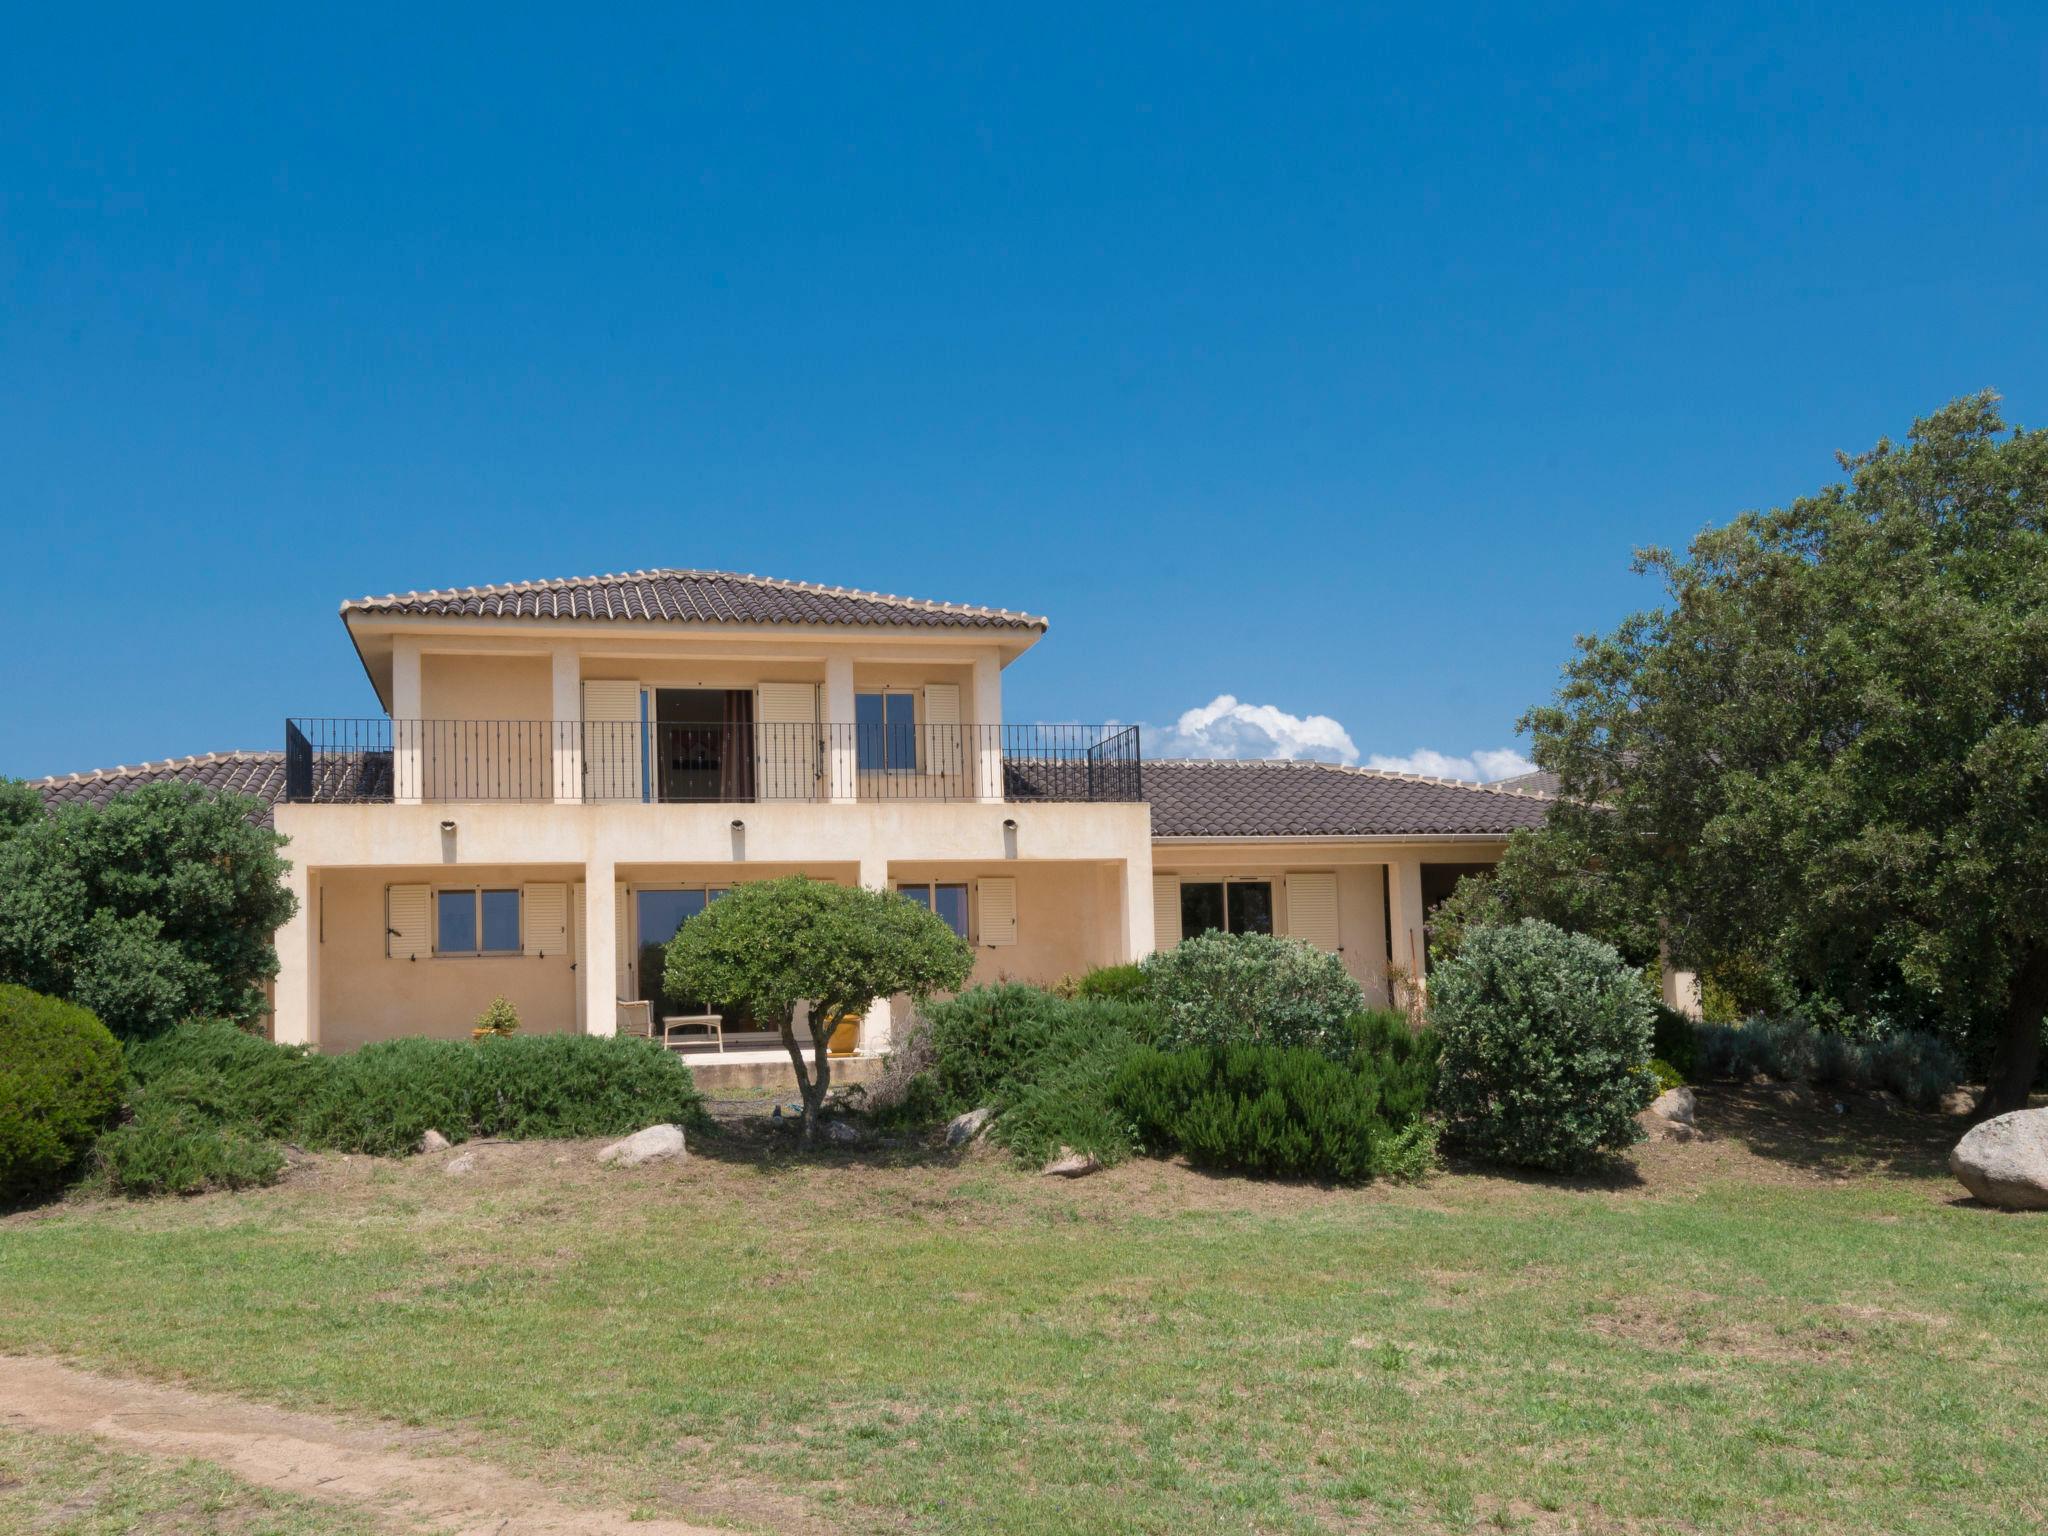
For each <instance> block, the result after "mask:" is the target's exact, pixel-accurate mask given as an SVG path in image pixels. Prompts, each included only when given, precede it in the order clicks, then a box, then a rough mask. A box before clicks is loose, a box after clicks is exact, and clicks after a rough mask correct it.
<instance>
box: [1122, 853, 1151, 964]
mask: <svg viewBox="0 0 2048 1536" xmlns="http://www.w3.org/2000/svg"><path fill="white" fill-rule="evenodd" d="M1123 884H1124V900H1123V908H1124V924H1123V928H1124V931H1123V939H1124V945H1123V958H1124V959H1125V960H1126V961H1129V962H1132V963H1136V962H1137V961H1139V960H1142V959H1144V958H1145V957H1146V956H1147V955H1149V954H1151V953H1152V950H1153V947H1154V944H1155V942H1156V934H1157V928H1156V927H1155V925H1154V922H1153V912H1152V900H1153V897H1152V861H1151V860H1150V859H1143V860H1139V859H1126V860H1125V861H1124V866H1123Z"/></svg>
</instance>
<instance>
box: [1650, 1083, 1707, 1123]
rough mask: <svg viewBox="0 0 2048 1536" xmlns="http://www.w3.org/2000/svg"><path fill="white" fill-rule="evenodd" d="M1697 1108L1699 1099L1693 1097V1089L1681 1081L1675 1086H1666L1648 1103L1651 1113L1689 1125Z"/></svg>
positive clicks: (1662, 1118) (1673, 1121) (1661, 1118)
mask: <svg viewBox="0 0 2048 1536" xmlns="http://www.w3.org/2000/svg"><path fill="white" fill-rule="evenodd" d="M1698 1109H1699V1100H1698V1099H1696V1098H1694V1097H1693V1091H1692V1090H1691V1089H1690V1088H1688V1087H1686V1086H1685V1085H1684V1084H1682V1083H1681V1084H1680V1085H1679V1086H1678V1087H1676V1088H1666V1089H1665V1090H1664V1091H1663V1092H1662V1093H1660V1094H1658V1095H1657V1097H1656V1100H1655V1102H1653V1103H1652V1104H1651V1105H1650V1113H1651V1114H1653V1115H1655V1116H1656V1117H1657V1118H1658V1119H1660V1120H1669V1121H1671V1122H1672V1123H1673V1124H1676V1125H1691V1124H1692V1123H1693V1116H1694V1114H1695V1113H1696V1112H1697V1111H1698Z"/></svg>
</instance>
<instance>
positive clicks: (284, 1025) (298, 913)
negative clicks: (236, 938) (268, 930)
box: [270, 863, 320, 1048]
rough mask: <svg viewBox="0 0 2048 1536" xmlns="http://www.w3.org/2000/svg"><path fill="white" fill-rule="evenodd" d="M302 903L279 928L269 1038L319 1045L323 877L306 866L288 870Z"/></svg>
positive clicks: (281, 1042)
mask: <svg viewBox="0 0 2048 1536" xmlns="http://www.w3.org/2000/svg"><path fill="white" fill-rule="evenodd" d="M284 883H285V888H286V889H287V890H289V891H290V892H291V893H292V896H293V897H294V898H295V899H296V901H297V903H298V906H297V908H296V910H295V911H293V913H292V916H291V921H289V922H288V923H286V924H285V925H284V926H283V927H282V928H280V929H278V930H277V936H276V944H277V985H276V987H275V988H274V989H273V990H272V998H271V1006H272V1009H273V1011H272V1013H271V1016H270V1026H271V1038H272V1039H273V1040H275V1041H276V1042H277V1043H278V1044H279V1045H310V1046H314V1047H316V1048H317V1047H318V1046H319V1044H320V906H319V903H320V881H319V879H318V877H317V876H315V875H314V874H313V872H312V871H311V870H309V869H307V868H306V867H305V865H303V864H299V863H294V864H293V865H292V866H291V868H290V869H289V870H287V871H286V873H285V878H284Z"/></svg>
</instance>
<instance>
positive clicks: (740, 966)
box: [663, 875, 974, 1141]
mask: <svg viewBox="0 0 2048 1536" xmlns="http://www.w3.org/2000/svg"><path fill="white" fill-rule="evenodd" d="M973 967H974V951H973V950H971V949H969V948H968V947H967V944H966V942H965V941H964V940H963V939H961V938H960V937H959V936H958V935H957V934H955V933H954V932H953V930H952V929H951V928H949V927H947V926H946V924H945V921H944V920H943V919H941V918H939V917H936V916H934V915H933V914H932V913H931V912H929V911H927V910H926V909H925V908H923V907H920V906H919V905H917V903H915V902H913V901H910V900H907V899H906V898H904V897H902V896H899V895H897V894H896V893H895V892H893V891H871V890H867V889H864V888H863V887H860V886H849V885H833V884H831V883H829V882H827V881H823V880H811V879H807V878H805V877H804V876H802V875H792V876H789V877H788V878H786V879H781V880H761V881H755V882H752V883H749V884H745V885H736V886H734V887H733V888H732V889H731V890H730V891H729V892H727V893H726V894H725V895H724V896H722V897H720V898H719V899H718V900H717V901H714V902H713V903H711V905H710V906H708V907H707V908H705V909H704V911H702V912H700V913H698V914H697V916H695V917H693V918H691V919H690V920H689V921H688V922H686V923H684V924H683V926H682V927H681V928H680V929H678V930H677V932H676V936H675V937H674V938H673V939H671V940H670V941H669V945H668V951H667V960H666V964H665V967H664V971H663V980H664V983H665V985H666V987H667V990H668V991H669V993H670V994H672V995H674V996H678V997H695V998H701V999H703V1000H704V1001H706V1002H708V1003H711V1004H714V1005H716V1006H721V1007H732V1006H737V1005H744V1006H746V1007H747V1008H748V1009H750V1010H751V1011H752V1012H753V1014H754V1016H755V1017H756V1018H760V1019H773V1020H774V1021H775V1027H776V1029H777V1030H778V1032H779V1033H780V1034H781V1036H782V1045H783V1049H784V1050H786V1051H788V1052H789V1059H790V1062H791V1064H792V1065H793V1066H794V1067H795V1068H796V1080H797V1087H798V1088H799V1089H800V1090H801V1091H802V1093H803V1101H804V1124H803V1135H804V1140H805V1141H809V1140H810V1139H811V1138H812V1136H813V1135H815V1134H816V1131H817V1123H818V1112H819V1110H820V1108H821V1107H822V1106H823V1104H824V1102H825V1094H826V1091H827V1090H828V1089H829V1088H830V1087H831V1086H832V1058H831V1056H830V1054H829V1053H828V1050H827V1042H828V1041H829V1040H830V1038H831V1027H830V1026H831V1021H832V1020H835V1019H837V1018H838V1017H839V1016H840V1015H841V1014H858V1013H865V1012H866V1011H867V1010H868V1009H869V1008H870V1007H872V1006H873V1005H874V1003H875V1001H876V1000H877V999H878V998H884V997H890V996H893V995H894V994H896V993H898V992H903V993H907V994H909V995H910V996H911V997H912V998H924V997H928V996H930V995H931V994H932V993H934V992H950V991H954V990H956V989H957V988H958V987H959V986H960V985H961V984H962V983H963V982H965V981H966V980H967V973H968V972H969V971H970V970H972V969H973ZM805 1007H808V1009H809V1018H810V1021H811V1060H810V1062H809V1064H808V1066H807V1065H806V1063H805V1061H804V1052H803V1047H802V1044H801V1042H800V1041H798V1039H797V1035H796V1022H797V1013H798V1011H799V1010H800V1009H803V1008H805Z"/></svg>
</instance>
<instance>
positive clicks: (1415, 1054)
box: [1344, 1008, 1442, 1146]
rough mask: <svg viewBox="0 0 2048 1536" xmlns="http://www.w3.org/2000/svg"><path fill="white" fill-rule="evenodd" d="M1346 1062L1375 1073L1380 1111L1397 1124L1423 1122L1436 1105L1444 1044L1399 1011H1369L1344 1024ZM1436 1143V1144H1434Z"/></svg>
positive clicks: (1432, 1031) (1428, 1030) (1430, 1030)
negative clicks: (1441, 1044)
mask: <svg viewBox="0 0 2048 1536" xmlns="http://www.w3.org/2000/svg"><path fill="white" fill-rule="evenodd" d="M1345 1024H1346V1028H1347V1029H1348V1030H1349V1031H1350V1046H1349V1050H1348V1051H1347V1052H1346V1054H1345V1058H1344V1059H1345V1060H1346V1061H1348V1062H1350V1063H1351V1064H1352V1066H1353V1068H1354V1069H1357V1070H1366V1071H1370V1072H1371V1073H1372V1075H1373V1077H1374V1078H1375V1080H1377V1081H1378V1083H1379V1085H1380V1112H1381V1114H1382V1115H1383V1116H1384V1117H1385V1118H1386V1119H1387V1120H1388V1121H1389V1122H1390V1123H1393V1124H1400V1123H1401V1122H1403V1121H1412V1120H1418V1119H1420V1118H1421V1117H1422V1116H1423V1115H1425V1114H1427V1113H1428V1112H1429V1111H1430V1110H1431V1109H1432V1108H1433V1107H1434V1106H1435V1102H1436V1073H1437V1058H1438V1056H1439V1055H1440V1054H1441V1050H1442V1048H1441V1046H1440V1044H1439V1043H1438V1041H1437V1036H1436V1031H1435V1030H1433V1029H1427V1028H1425V1029H1417V1028H1416V1027H1415V1026H1414V1025H1413V1024H1411V1023H1409V1021H1408V1015H1407V1014H1405V1013H1403V1012H1401V1011H1400V1010H1399V1009H1397V1008H1370V1009H1367V1010H1366V1011H1365V1012H1364V1013H1358V1014H1353V1015H1352V1016H1351V1017H1350V1018H1349V1019H1348V1020H1346V1021H1345ZM1433 1145H1434V1141H1433V1140H1432V1146H1433Z"/></svg>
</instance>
